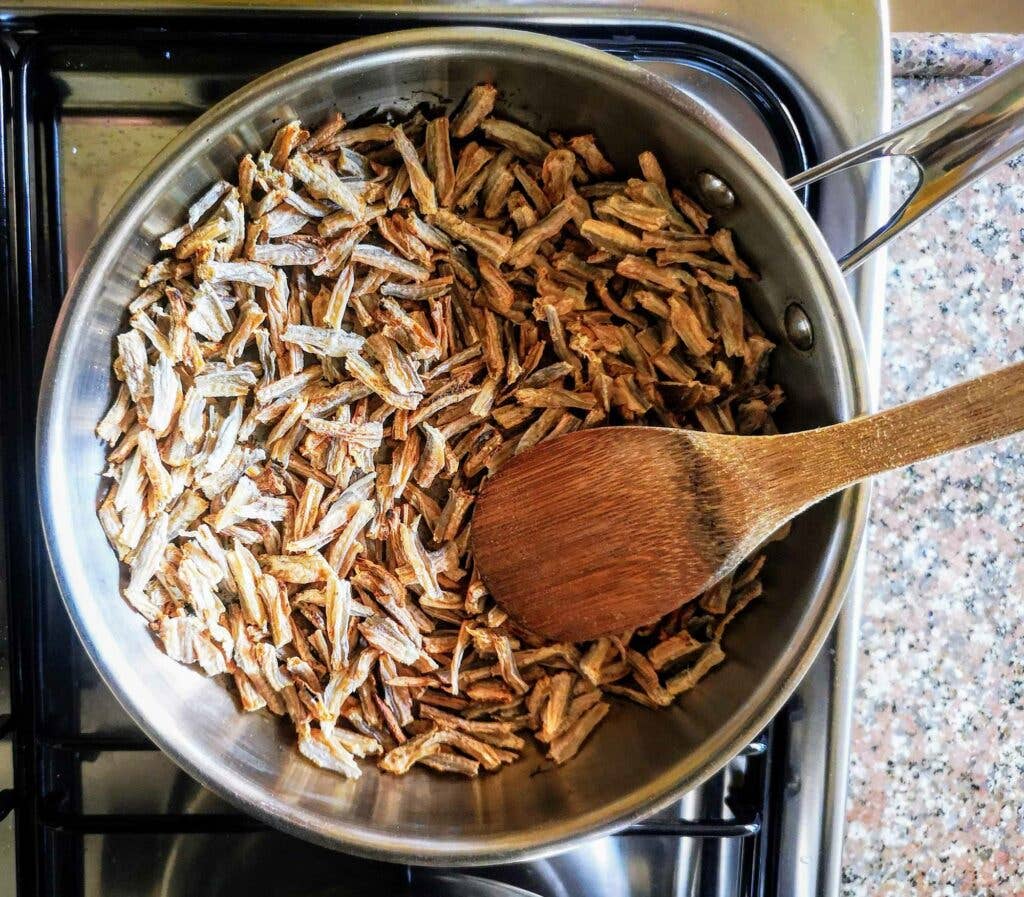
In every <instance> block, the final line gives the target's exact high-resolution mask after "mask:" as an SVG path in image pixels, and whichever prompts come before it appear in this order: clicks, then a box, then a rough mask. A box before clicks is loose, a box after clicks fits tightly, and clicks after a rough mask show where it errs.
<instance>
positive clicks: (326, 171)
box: [285, 132, 365, 218]
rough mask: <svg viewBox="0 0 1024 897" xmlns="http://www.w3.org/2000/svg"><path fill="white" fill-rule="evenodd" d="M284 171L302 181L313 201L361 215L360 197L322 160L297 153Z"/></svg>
mask: <svg viewBox="0 0 1024 897" xmlns="http://www.w3.org/2000/svg"><path fill="white" fill-rule="evenodd" d="M350 133H351V132H350ZM285 170H286V171H287V172H288V173H289V174H291V175H293V176H294V177H295V178H296V179H298V180H300V181H302V183H303V184H305V185H306V189H307V190H308V191H309V192H310V195H312V196H313V197H314V198H315V199H329V200H330V201H331V202H333V203H336V204H337V205H338V206H340V207H341V208H342V209H344V210H345V211H346V212H349V213H351V214H352V215H355V216H356V217H357V218H358V217H359V216H361V215H362V214H363V209H364V208H365V203H364V202H363V200H362V197H361V196H360V195H359V194H358V193H357V192H356V191H355V190H353V189H352V188H351V187H350V186H349V185H348V184H347V183H345V181H343V180H342V179H341V178H340V177H339V176H338V175H337V174H336V173H335V172H334V171H332V170H331V168H330V166H329V165H328V164H327V163H326V162H324V161H323V160H322V159H316V158H314V157H313V156H310V155H309V154H308V153H304V152H298V153H296V154H295V155H294V156H292V157H291V158H290V159H289V160H288V163H287V164H286V165H285Z"/></svg>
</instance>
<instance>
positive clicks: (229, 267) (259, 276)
mask: <svg viewBox="0 0 1024 897" xmlns="http://www.w3.org/2000/svg"><path fill="white" fill-rule="evenodd" d="M196 276H197V277H198V278H199V279H200V280H201V281H207V282H209V283H211V284H215V283H225V282H229V283H248V284H252V285H253V286H254V287H264V288H269V287H272V286H273V285H274V274H273V272H272V271H271V270H270V268H269V267H268V266H267V265H264V264H261V263H260V262H202V263H200V264H199V265H197V266H196Z"/></svg>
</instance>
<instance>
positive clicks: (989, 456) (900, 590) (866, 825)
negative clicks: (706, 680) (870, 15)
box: [844, 34, 1024, 897]
mask: <svg viewBox="0 0 1024 897" xmlns="http://www.w3.org/2000/svg"><path fill="white" fill-rule="evenodd" d="M893 53H894V57H893V58H894V75H895V80H894V91H893V94H894V103H895V107H894V120H895V121H896V122H900V121H905V120H907V119H910V118H913V117H916V116H917V115H919V114H921V113H922V112H924V111H925V110H928V109H931V108H933V107H934V106H936V105H938V104H939V103H942V102H945V101H946V100H947V99H949V98H951V97H953V96H955V95H956V94H957V93H959V92H960V91H962V90H963V89H965V88H966V87H969V86H971V85H972V84H974V83H975V82H976V81H977V79H978V78H979V77H980V76H982V75H984V74H989V73H991V72H994V71H996V70H997V69H998V68H1001V67H1002V66H1003V65H1005V64H1007V63H1009V62H1011V61H1013V60H1015V59H1018V58H1024V37H1021V36H1003V35H1000V36H979V35H972V36H950V35H908V34H900V35H896V36H895V39H894V42H893ZM901 180H902V181H903V183H902V184H901V183H900V181H901ZM906 180H907V179H906V178H903V179H901V178H899V177H897V183H896V184H894V199H895V196H896V194H898V193H899V192H900V191H901V189H903V188H905V187H906ZM884 333H885V336H884V343H883V346H884V349H883V352H884V354H883V358H882V371H881V389H882V397H881V403H882V406H883V407H885V406H889V405H894V404H897V403H899V402H904V401H907V400H910V399H913V398H916V397H918V396H921V395H923V394H925V393H929V392H932V391H934V390H937V389H941V388H943V387H945V386H949V385H951V384H953V383H955V382H956V381H959V380H962V379H964V378H966V377H970V376H974V375H976V374H980V373H983V372H985V371H989V370H992V369H993V368H995V367H998V366H999V365H1001V364H1005V363H1008V362H1011V361H1019V360H1021V359H1024V157H1020V158H1017V159H1015V160H1013V161H1011V162H1009V163H1008V164H1005V165H1002V166H1000V167H999V168H997V169H994V170H993V171H992V172H991V173H990V174H989V175H988V176H987V177H985V178H984V179H982V180H980V181H978V182H976V183H975V184H974V185H973V186H971V187H968V188H967V189H966V190H965V191H964V192H963V193H961V194H960V195H959V196H958V197H956V198H954V199H953V200H951V201H950V202H948V203H947V204H946V205H945V206H944V207H943V208H942V209H941V210H940V211H938V212H935V213H934V214H933V215H931V216H929V217H927V218H926V219H924V220H923V221H921V222H919V223H918V224H917V225H916V226H914V227H913V228H911V229H909V230H908V231H907V232H906V233H904V234H903V235H902V236H901V237H899V238H898V239H897V240H895V241H894V242H893V243H892V244H891V246H890V249H889V274H888V283H887V289H886V309H885V331H884ZM950 425H951V426H955V422H954V421H951V422H950ZM1022 522H1024V438H1022V437H1017V438H1014V439H1009V440H1006V441H1004V442H1002V443H1000V444H998V445H997V446H995V447H988V448H980V449H975V450H972V451H969V452H965V453H963V454H961V455H958V456H955V457H953V458H946V459H941V460H939V461H934V462H929V463H926V464H917V465H914V466H913V467H911V468H910V469H909V470H907V471H905V472H903V473H898V474H890V475H888V476H886V477H883V478H882V479H880V480H879V481H878V482H877V486H876V491H875V499H874V511H873V515H872V523H871V528H870V533H869V537H868V539H869V545H868V557H869V562H868V574H867V587H866V590H865V603H864V622H863V629H862V635H861V656H860V667H859V687H858V690H857V697H856V704H855V708H854V723H853V742H852V756H851V783H850V796H849V804H848V809H847V820H848V830H847V836H846V843H845V856H844V889H845V893H846V894H849V895H855V894H856V895H873V897H874V895H904V894H928V895H932V894H943V895H945V894H949V895H954V894H955V895H973V894H979V895H980V894H985V895H989V894H998V895H1010V894H1024V594H1022V591H1024V590H1022V583H1024V527H1022Z"/></svg>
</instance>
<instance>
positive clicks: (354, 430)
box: [306, 417, 384, 449]
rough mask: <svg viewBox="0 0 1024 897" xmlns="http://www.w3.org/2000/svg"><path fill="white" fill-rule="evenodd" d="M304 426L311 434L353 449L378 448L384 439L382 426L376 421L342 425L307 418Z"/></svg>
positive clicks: (337, 422)
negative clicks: (330, 439)
mask: <svg viewBox="0 0 1024 897" xmlns="http://www.w3.org/2000/svg"><path fill="white" fill-rule="evenodd" d="M306 426H307V427H308V428H309V429H310V430H311V431H312V432H313V433H320V434H321V435H323V436H330V437H331V438H332V439H340V440H342V441H343V442H347V443H348V444H349V445H351V446H353V447H355V448H368V449H376V448H379V447H380V444H381V442H382V441H383V439H384V425H383V424H381V423H379V422H376V421H364V422H363V423H343V422H341V421H335V420H324V419H323V418H319V417H307V418H306Z"/></svg>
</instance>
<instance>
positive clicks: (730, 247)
mask: <svg viewBox="0 0 1024 897" xmlns="http://www.w3.org/2000/svg"><path fill="white" fill-rule="evenodd" d="M711 245H712V247H714V249H715V251H716V252H717V253H718V254H719V255H720V256H722V257H723V258H724V259H725V260H726V261H728V262H729V264H730V265H732V267H733V268H735V269H736V274H737V276H739V277H742V278H743V279H744V280H759V279H760V277H759V275H758V274H757V272H756V271H754V269H753V268H751V267H750V266H749V265H748V264H747V263H746V262H745V261H743V259H741V258H740V256H739V253H737V252H736V246H735V245H734V243H733V237H732V231H731V230H728V229H727V228H724V227H723V228H720V229H719V230H717V231H715V232H714V233H713V234H712V235H711Z"/></svg>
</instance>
